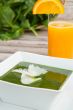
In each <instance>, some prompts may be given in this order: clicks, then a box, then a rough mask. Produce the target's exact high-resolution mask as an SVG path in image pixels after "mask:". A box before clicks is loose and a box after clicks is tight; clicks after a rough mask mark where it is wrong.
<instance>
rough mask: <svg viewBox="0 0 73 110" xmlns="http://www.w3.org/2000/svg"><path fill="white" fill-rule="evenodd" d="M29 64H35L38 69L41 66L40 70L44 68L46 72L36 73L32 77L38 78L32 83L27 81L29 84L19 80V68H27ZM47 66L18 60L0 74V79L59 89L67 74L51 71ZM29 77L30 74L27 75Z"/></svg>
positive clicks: (24, 84) (20, 74) (19, 83)
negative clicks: (14, 64) (4, 72)
mask: <svg viewBox="0 0 73 110" xmlns="http://www.w3.org/2000/svg"><path fill="white" fill-rule="evenodd" d="M29 65H33V66H35V68H36V69H37V68H39V69H40V68H41V70H42V69H44V70H46V71H47V72H46V73H41V74H38V73H37V74H38V76H33V77H34V79H37V78H39V80H34V81H33V82H32V83H29V84H26V83H22V82H21V76H22V73H21V71H19V70H28V67H29ZM49 68H50V67H48V66H43V65H38V64H32V63H27V62H20V63H19V64H18V65H16V66H15V67H14V68H12V69H11V70H10V71H8V72H7V73H6V74H4V75H3V76H1V77H0V80H3V81H7V82H10V83H14V84H18V85H23V86H30V87H37V88H46V89H54V90H59V88H60V87H61V85H62V84H63V83H64V81H65V80H66V78H67V75H66V74H65V73H59V72H54V71H52V69H51V70H50V69H49ZM15 70H17V71H15ZM53 70H54V68H53ZM62 71H63V70H62ZM38 72H39V71H38ZM24 74H25V73H24ZM29 77H31V76H29ZM24 78H25V77H24Z"/></svg>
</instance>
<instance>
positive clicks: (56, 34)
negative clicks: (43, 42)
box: [48, 21, 73, 58]
mask: <svg viewBox="0 0 73 110" xmlns="http://www.w3.org/2000/svg"><path fill="white" fill-rule="evenodd" d="M48 55H49V56H54V57H61V58H73V23H72V22H67V21H54V22H50V23H49V25H48Z"/></svg>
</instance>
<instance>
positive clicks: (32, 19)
mask: <svg viewBox="0 0 73 110" xmlns="http://www.w3.org/2000/svg"><path fill="white" fill-rule="evenodd" d="M35 1H36V0H0V39H1V40H10V39H17V38H19V37H20V36H21V34H23V32H24V31H27V30H28V31H29V30H30V31H32V32H33V33H34V34H35V35H37V31H36V30H37V29H41V28H40V27H41V26H45V27H47V24H48V15H33V14H32V7H33V5H34V3H35ZM55 17H56V15H50V20H52V19H54V18H55Z"/></svg>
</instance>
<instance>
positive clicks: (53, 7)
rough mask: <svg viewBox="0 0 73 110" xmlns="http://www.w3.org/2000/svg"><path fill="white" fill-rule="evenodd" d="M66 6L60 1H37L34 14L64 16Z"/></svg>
mask: <svg viewBox="0 0 73 110" xmlns="http://www.w3.org/2000/svg"><path fill="white" fill-rule="evenodd" d="M63 13H64V6H63V4H62V2H61V1H60V0H37V1H36V3H35V5H34V7H33V14H63Z"/></svg>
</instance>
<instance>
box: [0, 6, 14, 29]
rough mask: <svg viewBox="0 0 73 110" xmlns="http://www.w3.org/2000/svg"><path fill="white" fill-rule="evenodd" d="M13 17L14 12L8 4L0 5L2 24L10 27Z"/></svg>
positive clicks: (0, 21)
mask: <svg viewBox="0 0 73 110" xmlns="http://www.w3.org/2000/svg"><path fill="white" fill-rule="evenodd" d="M14 17H15V14H14V12H13V11H12V9H11V8H10V7H9V6H1V7H0V23H1V24H2V25H3V26H7V27H8V26H9V27H12V21H13V19H14Z"/></svg>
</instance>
